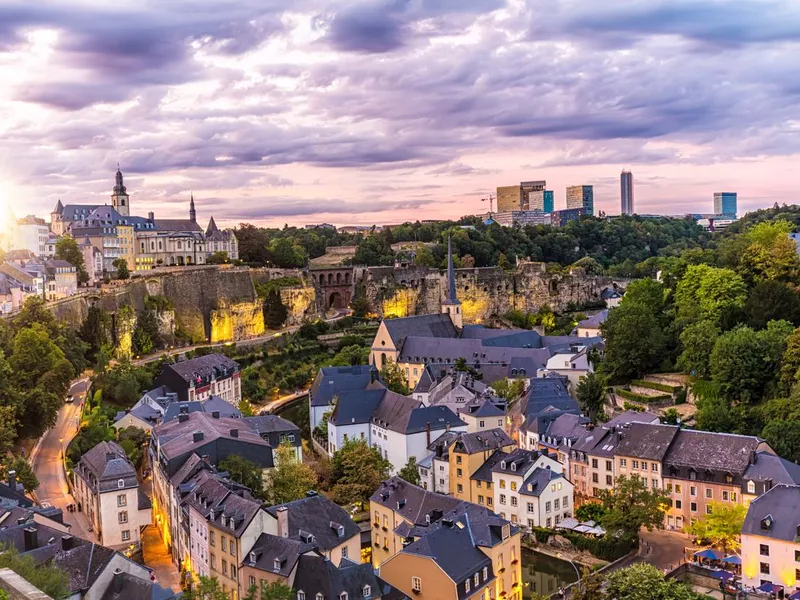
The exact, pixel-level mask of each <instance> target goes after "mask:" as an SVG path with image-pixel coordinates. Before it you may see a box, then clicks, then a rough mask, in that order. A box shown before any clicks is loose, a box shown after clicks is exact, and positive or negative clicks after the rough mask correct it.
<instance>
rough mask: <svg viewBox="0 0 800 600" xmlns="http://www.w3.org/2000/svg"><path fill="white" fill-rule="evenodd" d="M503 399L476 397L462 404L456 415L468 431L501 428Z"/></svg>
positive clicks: (504, 413)
mask: <svg viewBox="0 0 800 600" xmlns="http://www.w3.org/2000/svg"><path fill="white" fill-rule="evenodd" d="M506 406H507V405H506V403H505V400H501V399H500V398H495V397H494V396H492V397H489V398H476V399H475V400H473V401H472V402H469V403H467V405H466V406H462V407H461V409H460V410H459V411H458V417H459V418H460V419H461V420H462V421H464V422H465V423H466V424H467V431H468V432H469V433H476V432H478V431H488V430H489V429H496V428H497V427H499V428H501V429H502V428H503V426H504V422H505V416H506V412H507V409H506Z"/></svg>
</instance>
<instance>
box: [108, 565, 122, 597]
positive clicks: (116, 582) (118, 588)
mask: <svg viewBox="0 0 800 600" xmlns="http://www.w3.org/2000/svg"><path fill="white" fill-rule="evenodd" d="M111 589H112V590H113V591H114V594H115V595H117V596H119V595H120V594H122V569H120V568H119V567H117V568H116V569H114V576H113V577H112V578H111Z"/></svg>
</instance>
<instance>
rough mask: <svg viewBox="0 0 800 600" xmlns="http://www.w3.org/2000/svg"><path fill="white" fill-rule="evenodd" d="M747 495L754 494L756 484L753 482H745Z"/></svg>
mask: <svg viewBox="0 0 800 600" xmlns="http://www.w3.org/2000/svg"><path fill="white" fill-rule="evenodd" d="M747 493H748V494H755V493H756V482H755V481H748V482H747Z"/></svg>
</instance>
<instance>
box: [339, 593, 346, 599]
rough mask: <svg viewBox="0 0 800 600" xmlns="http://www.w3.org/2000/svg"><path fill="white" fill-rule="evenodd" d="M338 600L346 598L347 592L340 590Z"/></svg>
mask: <svg viewBox="0 0 800 600" xmlns="http://www.w3.org/2000/svg"><path fill="white" fill-rule="evenodd" d="M339 600H347V592H342V593H341V594H339Z"/></svg>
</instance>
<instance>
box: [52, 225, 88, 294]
mask: <svg viewBox="0 0 800 600" xmlns="http://www.w3.org/2000/svg"><path fill="white" fill-rule="evenodd" d="M53 257H54V258H57V259H58V260H65V261H67V262H68V263H69V264H71V265H72V266H73V267H75V269H76V270H77V272H78V284H79V285H84V284H85V283H86V282H88V281H89V273H87V272H86V264H85V263H84V261H83V252H81V249H80V248H79V247H78V243H77V242H76V241H75V240H74V239H72V238H71V237H66V236H62V237H60V238H58V241H56V251H55V254H53Z"/></svg>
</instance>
